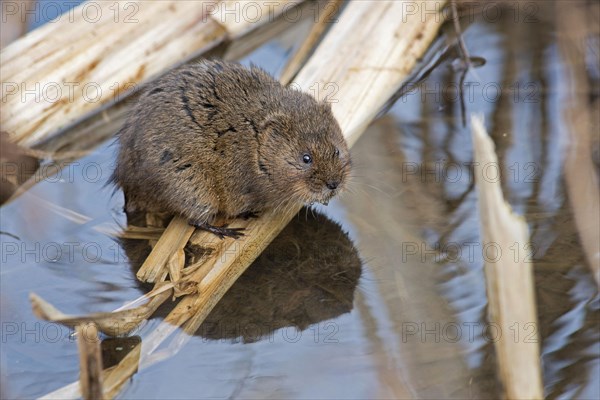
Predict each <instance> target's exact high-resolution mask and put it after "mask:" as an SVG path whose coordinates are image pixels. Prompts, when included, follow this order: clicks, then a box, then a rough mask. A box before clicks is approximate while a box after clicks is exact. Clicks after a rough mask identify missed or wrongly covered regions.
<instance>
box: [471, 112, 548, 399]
mask: <svg viewBox="0 0 600 400" xmlns="http://www.w3.org/2000/svg"><path fill="white" fill-rule="evenodd" d="M471 133H472V138H473V147H474V151H475V156H474V160H473V161H474V162H475V166H476V168H475V183H476V186H477V193H478V203H479V216H480V221H481V238H482V242H483V249H486V248H487V249H492V250H491V251H490V253H487V252H486V254H487V256H486V257H485V278H486V285H487V294H488V311H489V318H490V322H492V323H493V324H497V328H498V336H497V340H496V341H495V342H494V345H495V348H496V353H497V357H498V364H499V369H500V378H501V380H502V383H503V385H504V390H505V391H506V395H507V397H508V398H509V399H541V398H543V396H544V392H543V386H542V373H541V367H540V350H539V343H538V342H539V337H538V335H537V332H539V329H538V328H537V327H538V323H537V312H536V303H535V292H534V283H533V266H532V264H531V263H530V262H527V261H526V260H525V259H524V258H523V257H520V256H522V255H523V254H526V252H527V249H528V246H530V244H529V230H528V229H527V224H526V222H525V220H524V219H523V218H522V217H519V216H517V215H515V214H513V212H512V210H511V208H510V206H509V205H508V204H507V203H506V201H505V200H504V197H503V196H502V188H501V186H500V182H499V181H497V180H489V179H485V176H484V167H485V166H486V165H497V164H498V158H497V157H496V153H495V151H494V144H493V142H492V139H491V138H490V137H489V136H488V134H487V132H486V131H485V128H484V126H483V119H482V118H479V117H476V116H471ZM515 246H517V249H518V250H519V251H516V252H511V249H515ZM494 251H495V252H496V253H495V254H492V253H493V252H494ZM515 253H516V254H517V255H515ZM529 332H533V335H530V334H528V333H529Z"/></svg>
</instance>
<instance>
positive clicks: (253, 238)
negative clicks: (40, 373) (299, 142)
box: [46, 0, 445, 398]
mask: <svg viewBox="0 0 600 400" xmlns="http://www.w3.org/2000/svg"><path fill="white" fill-rule="evenodd" d="M444 4H445V1H436V2H429V3H428V4H427V7H428V8H427V10H428V12H425V11H426V10H421V11H423V12H417V13H412V14H410V15H408V14H406V10H407V9H408V8H407V7H414V2H410V1H398V0H390V1H378V2H362V1H357V2H351V3H349V4H348V5H347V7H346V8H345V9H344V11H343V12H342V14H341V15H340V17H339V21H338V23H337V24H336V25H335V26H333V27H332V29H331V30H330V32H329V33H328V34H327V35H326V37H325V38H324V39H323V41H322V42H321V44H320V45H319V47H318V48H317V49H316V51H315V53H314V54H313V56H312V57H311V58H310V59H309V60H308V62H307V64H306V65H305V66H304V68H303V69H302V70H301V71H300V73H299V74H298V76H297V77H296V79H295V83H296V84H297V85H298V86H299V87H300V88H301V89H302V90H304V91H308V92H310V91H311V88H313V89H314V88H315V86H314V85H316V88H317V90H316V91H315V90H313V95H314V96H315V97H316V98H318V99H320V100H322V99H323V98H325V97H327V98H328V100H329V101H330V102H331V103H332V109H333V112H334V114H335V116H336V118H337V119H338V121H339V123H340V126H341V128H342V131H343V132H344V136H345V138H346V139H347V141H348V143H349V145H350V146H352V145H353V144H354V143H355V141H356V140H357V139H358V137H359V136H360V134H361V133H362V132H363V131H364V129H365V128H366V127H367V125H368V124H369V123H370V121H371V120H372V119H373V118H374V117H375V116H376V115H377V113H378V112H379V110H380V109H381V107H382V106H383V105H384V104H385V102H386V101H387V100H388V99H389V98H390V97H391V96H392V95H393V94H394V93H395V92H396V91H397V90H398V88H399V87H400V85H401V84H402V82H403V80H404V79H405V78H406V77H407V75H408V74H409V72H410V71H411V70H412V68H413V67H414V66H415V64H416V63H417V61H418V60H419V59H420V58H421V57H422V56H423V54H424V53H425V52H426V50H427V48H428V47H429V45H430V43H431V42H432V41H433V39H434V38H435V36H436V35H437V32H438V30H439V28H440V26H441V24H442V22H443V17H442V14H441V9H442V7H443V6H444ZM434 6H435V7H438V9H439V10H440V13H439V14H433V13H431V12H430V10H431V9H432V7H434ZM423 7H425V5H423ZM383 38H385V39H383ZM387 38H393V40H392V39H390V40H388V39H387ZM299 209H300V206H298V208H291V209H288V210H286V211H284V212H280V213H277V214H275V213H273V212H266V213H264V214H263V215H261V216H260V217H259V218H258V219H253V220H248V221H240V220H236V221H235V222H234V223H235V224H236V227H240V226H242V227H245V229H246V230H245V236H243V237H242V238H240V239H238V240H234V239H231V238H225V239H223V240H217V241H216V242H215V238H214V236H213V235H210V234H208V233H206V232H202V233H200V234H198V236H197V237H196V239H198V240H199V241H200V242H201V243H203V244H211V245H214V248H212V253H211V254H210V255H209V256H208V257H207V259H206V260H205V261H204V262H205V264H206V265H209V266H212V268H211V269H210V271H209V272H208V273H207V274H206V276H204V277H203V279H201V281H200V282H199V283H198V284H197V288H196V289H197V290H195V291H194V292H192V293H191V294H188V295H186V296H184V297H183V298H182V299H181V301H180V302H179V303H178V305H177V306H176V307H175V309H174V310H173V311H172V312H171V313H170V314H169V315H168V316H167V317H166V319H165V321H164V322H163V323H161V324H160V325H159V326H158V327H157V328H156V329H155V330H154V331H153V332H152V333H151V334H150V335H149V336H148V337H147V338H146V339H144V341H143V342H142V344H141V345H138V346H137V347H136V349H135V351H134V352H132V353H130V354H129V355H127V356H126V357H125V358H124V359H123V360H122V361H121V363H119V365H117V366H116V367H115V368H114V369H113V370H112V371H111V372H110V377H107V378H106V379H105V390H106V391H107V392H114V391H116V390H118V388H119V387H120V385H121V384H122V383H123V382H125V381H126V380H127V379H128V378H129V377H130V376H131V375H132V374H133V373H135V371H136V370H137V368H138V365H137V363H136V360H137V358H138V357H139V358H140V365H139V366H140V368H141V367H144V366H146V365H148V364H149V363H150V362H151V361H152V360H153V358H152V356H155V355H156V353H154V352H155V350H156V349H157V348H158V346H160V344H161V343H163V342H164V341H165V339H166V338H168V337H169V336H170V335H171V334H172V333H173V332H175V331H176V330H177V327H179V326H183V332H181V333H180V336H179V337H178V338H175V339H174V340H173V343H174V345H175V346H176V349H178V348H180V347H181V346H182V345H183V344H184V343H185V342H186V340H187V339H188V338H189V335H191V334H192V333H194V332H195V331H196V330H197V329H198V327H199V326H200V325H201V323H202V322H203V320H204V319H205V317H206V316H207V315H208V313H209V312H210V311H211V310H212V308H213V307H214V305H215V304H216V303H217V302H218V301H219V300H220V299H221V297H222V296H223V295H224V294H225V292H226V291H227V290H228V289H229V288H230V287H231V285H232V284H233V283H234V282H235V281H236V279H237V278H238V277H239V276H240V275H241V274H242V273H243V272H244V271H245V269H246V268H247V267H248V266H249V265H250V264H251V263H252V261H254V259H255V258H256V257H257V256H258V255H259V254H260V253H261V251H262V250H263V249H264V248H265V247H266V246H267V245H268V244H269V243H270V242H271V241H272V240H273V239H274V238H275V236H277V234H279V232H280V231H281V230H282V229H283V228H284V227H285V225H286V224H287V223H288V222H289V221H290V220H291V218H292V217H293V216H294V215H295V214H296V213H297V212H298V210H299ZM171 224H175V225H177V226H179V228H177V229H171V230H169V229H167V230H168V231H169V232H170V233H169V235H168V236H171V237H167V238H164V239H163V238H161V240H163V241H164V242H166V241H169V240H171V239H172V237H175V236H177V237H179V238H181V237H184V236H185V235H182V234H181V232H182V230H183V229H187V228H185V227H183V225H182V224H180V222H179V221H178V220H177V219H174V220H173V221H172V222H171ZM166 235H167V234H166V233H165V234H163V236H166ZM194 236H196V234H194ZM173 243H177V246H175V247H172V248H166V247H165V246H161V247H160V248H159V247H158V246H156V247H155V248H154V249H153V250H152V253H154V254H151V255H150V256H149V257H151V258H152V259H155V260H156V259H161V260H169V259H171V257H172V256H173V254H174V253H175V252H176V251H178V249H179V245H180V244H181V240H174V241H173ZM159 251H160V252H161V253H164V254H161V255H160V256H159V255H158V254H157V252H159ZM154 268H156V266H154ZM167 269H168V267H167V265H166V264H165V265H162V266H161V270H160V271H157V272H155V274H154V276H161V277H162V276H163V274H164V275H166V272H167ZM181 280H183V278H182V279H181ZM153 353H154V354H153ZM159 359H160V358H159ZM77 395H78V393H77V386H76V385H68V386H66V387H64V388H61V389H59V390H57V391H54V392H52V393H49V394H48V395H47V396H46V397H47V398H54V397H61V398H65V397H77Z"/></svg>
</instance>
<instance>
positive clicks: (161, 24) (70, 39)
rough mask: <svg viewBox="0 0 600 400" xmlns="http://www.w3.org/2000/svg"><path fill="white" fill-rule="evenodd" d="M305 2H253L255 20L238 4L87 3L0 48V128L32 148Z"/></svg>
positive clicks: (197, 0)
mask: <svg viewBox="0 0 600 400" xmlns="http://www.w3.org/2000/svg"><path fill="white" fill-rule="evenodd" d="M301 1H302V0H293V1H292V0H283V1H277V2H273V1H257V2H253V6H255V7H256V8H255V10H256V12H257V14H256V18H255V16H254V14H253V15H252V16H251V17H252V18H250V16H249V15H245V14H244V8H242V7H240V6H241V5H243V4H242V3H241V2H239V1H237V2H236V1H219V2H215V1H204V0H194V1H173V0H171V1H165V0H158V1H114V2H90V3H83V4H81V5H80V6H78V7H76V8H75V9H73V10H72V11H70V12H69V13H68V14H67V15H63V16H62V17H61V18H60V19H59V20H58V21H56V22H54V23H51V24H46V25H44V26H42V27H40V28H38V29H35V30H34V31H32V32H30V33H29V34H27V35H25V36H24V37H22V38H21V39H18V40H16V41H14V42H13V43H11V44H10V45H8V46H7V47H6V48H4V49H2V51H1V53H0V56H1V58H2V64H1V65H0V75H2V114H0V125H1V126H2V129H3V130H5V131H7V132H9V134H11V140H13V141H15V142H17V143H19V144H23V145H27V146H32V145H34V144H36V143H39V142H41V141H42V140H44V139H46V138H48V137H50V136H51V135H52V134H54V133H55V132H57V131H58V130H59V129H60V128H61V127H64V126H68V125H70V124H71V123H73V122H74V121H76V120H77V119H78V118H80V117H82V116H83V115H85V114H88V113H89V112H91V111H93V110H95V109H97V108H98V107H100V106H102V105H107V104H111V103H114V102H115V101H118V100H121V99H123V98H124V97H125V96H127V95H128V94H129V93H131V91H132V90H133V88H135V87H136V86H139V85H140V84H142V83H144V82H146V81H148V80H149V79H150V78H152V77H154V76H156V75H158V74H160V73H163V72H164V71H166V70H168V69H171V68H173V67H174V66H176V65H178V64H179V63H181V62H184V61H186V60H189V59H191V58H193V57H194V56H195V55H197V54H199V53H201V52H205V51H207V50H208V49H211V48H213V47H215V46H216V45H218V44H220V43H224V42H225V41H229V40H235V39H237V38H239V37H241V36H243V35H245V34H247V33H248V32H249V31H251V30H253V29H256V28H258V27H259V26H261V25H264V24H266V23H267V22H269V21H272V20H273V19H274V18H275V17H276V16H277V15H278V14H280V13H281V12H282V11H284V10H288V9H289V8H291V7H292V6H293V5H295V4H299V3H300V2H301ZM92 8H93V9H94V10H93V15H92V11H91V9H92Z"/></svg>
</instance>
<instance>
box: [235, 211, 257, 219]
mask: <svg viewBox="0 0 600 400" xmlns="http://www.w3.org/2000/svg"><path fill="white" fill-rule="evenodd" d="M259 216H260V214H259V213H257V212H256V211H246V212H243V213H241V214H239V215H238V216H237V217H236V218H241V219H244V220H246V221H247V220H249V219H251V218H258V217H259Z"/></svg>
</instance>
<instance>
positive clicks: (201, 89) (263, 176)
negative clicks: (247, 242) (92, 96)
mask: <svg viewBox="0 0 600 400" xmlns="http://www.w3.org/2000/svg"><path fill="white" fill-rule="evenodd" d="M307 155H308V156H309V157H310V158H311V160H312V161H311V162H310V163H306V162H305V161H306V160H307V158H306V156H307ZM349 168H350V155H349V153H348V147H347V145H346V142H345V140H344V138H343V136H342V133H341V130H340V128H339V126H338V124H337V122H336V120H335V118H334V117H333V114H332V112H331V109H330V107H329V105H328V104H325V103H319V102H317V101H316V100H315V99H314V98H313V97H311V96H310V95H308V94H305V93H302V92H300V91H297V90H292V89H288V88H285V87H283V86H281V85H280V84H279V82H277V81H276V80H275V79H273V78H272V77H271V76H270V75H268V74H267V73H266V72H265V71H263V70H261V69H259V68H257V67H252V68H250V69H247V68H245V67H243V66H241V65H239V64H237V63H230V62H223V61H202V62H200V63H198V64H194V65H189V66H185V67H183V68H180V69H178V70H176V71H174V72H171V73H169V74H167V75H165V76H164V77H163V78H161V79H159V80H158V81H157V82H156V83H154V84H152V86H150V87H148V88H147V89H146V90H145V92H144V93H143V94H142V95H141V97H140V99H139V101H138V104H137V105H136V106H135V108H134V109H133V111H132V113H131V115H130V117H129V119H128V120H127V122H126V123H125V126H124V127H123V129H122V130H121V132H120V151H119V156H118V160H117V168H116V170H115V173H114V176H113V179H114V180H115V182H116V183H117V184H118V185H119V186H120V187H121V188H122V189H123V191H124V193H125V197H126V208H127V209H128V210H130V211H131V210H147V211H168V212H171V213H173V214H177V215H181V216H182V217H184V218H187V219H188V221H189V222H190V224H192V225H195V226H198V227H200V228H203V229H207V230H209V231H212V232H214V233H216V234H218V235H221V236H222V235H230V236H238V235H239V234H240V233H239V231H236V230H232V229H225V228H222V227H214V226H212V223H213V221H214V218H215V217H216V216H217V215H218V214H221V215H224V216H226V217H235V216H240V215H248V214H252V213H257V212H260V211H262V210H265V209H270V208H278V207H286V206H288V205H290V204H293V203H296V204H301V203H311V202H315V201H317V202H327V201H328V200H329V199H330V198H331V197H333V196H334V195H335V194H337V193H338V192H339V190H340V189H341V188H342V187H343V186H344V183H345V182H346V180H347V175H348V172H349Z"/></svg>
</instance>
